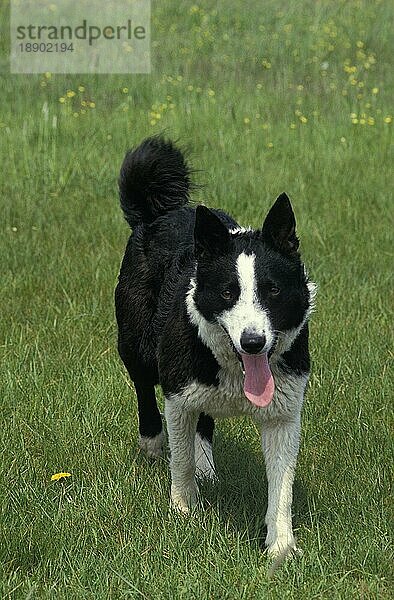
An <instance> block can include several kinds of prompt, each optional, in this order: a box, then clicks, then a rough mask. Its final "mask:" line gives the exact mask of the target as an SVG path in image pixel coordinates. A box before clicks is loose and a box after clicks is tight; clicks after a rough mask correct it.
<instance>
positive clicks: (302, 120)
mask: <svg viewBox="0 0 394 600" xmlns="http://www.w3.org/2000/svg"><path fill="white" fill-rule="evenodd" d="M300 121H301V123H307V122H308V119H307V118H306V117H304V115H301V116H300Z"/></svg>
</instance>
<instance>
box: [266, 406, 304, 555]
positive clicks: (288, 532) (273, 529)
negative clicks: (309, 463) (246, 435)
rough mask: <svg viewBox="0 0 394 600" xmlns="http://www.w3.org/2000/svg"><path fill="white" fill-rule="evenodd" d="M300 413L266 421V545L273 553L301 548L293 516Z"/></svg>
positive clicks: (282, 552)
mask: <svg viewBox="0 0 394 600" xmlns="http://www.w3.org/2000/svg"><path fill="white" fill-rule="evenodd" d="M300 422H301V418H300V415H297V416H296V417H295V418H294V419H293V420H290V421H273V422H266V423H264V424H263V428H262V445H263V452H264V459H265V465H266V472H267V480H268V509H267V514H266V517H265V522H266V525H267V539H266V542H265V545H266V546H267V547H268V552H269V553H270V554H271V555H272V556H279V555H281V554H283V555H285V554H286V553H288V552H290V551H292V550H297V549H296V543H295V539H294V535H293V527H292V520H291V505H292V498H293V481H294V471H295V466H296V462H297V454H298V448H299V440H300Z"/></svg>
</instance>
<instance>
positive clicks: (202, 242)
mask: <svg viewBox="0 0 394 600" xmlns="http://www.w3.org/2000/svg"><path fill="white" fill-rule="evenodd" d="M229 248H230V234H229V231H228V229H227V227H226V226H225V225H224V223H223V222H222V221H221V220H220V219H219V217H218V216H216V215H215V213H214V212H212V211H211V210H209V208H207V207H206V206H202V205H200V206H197V208H196V222H195V225H194V251H195V256H196V258H197V259H200V258H202V257H203V256H212V255H223V254H226V252H228V250H229Z"/></svg>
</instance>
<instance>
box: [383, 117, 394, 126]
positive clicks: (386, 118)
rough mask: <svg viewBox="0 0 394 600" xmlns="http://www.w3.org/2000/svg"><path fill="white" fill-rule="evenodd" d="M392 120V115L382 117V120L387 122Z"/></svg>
mask: <svg viewBox="0 0 394 600" xmlns="http://www.w3.org/2000/svg"><path fill="white" fill-rule="evenodd" d="M392 120H393V117H390V116H387V117H384V119H383V121H384V122H385V123H387V124H389V123H391V122H392Z"/></svg>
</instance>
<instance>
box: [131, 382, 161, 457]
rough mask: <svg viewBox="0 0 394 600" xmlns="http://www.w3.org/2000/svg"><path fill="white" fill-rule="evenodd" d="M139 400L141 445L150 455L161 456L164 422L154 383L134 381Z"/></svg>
mask: <svg viewBox="0 0 394 600" xmlns="http://www.w3.org/2000/svg"><path fill="white" fill-rule="evenodd" d="M134 386H135V391H136V394H137V400H138V419H139V433H140V435H139V445H140V448H142V450H145V452H146V453H147V454H148V456H152V457H156V456H161V454H162V452H163V439H164V436H163V424H162V421H161V416H160V412H159V409H158V408H157V403H156V395H155V388H154V386H153V385H152V384H148V383H141V382H134Z"/></svg>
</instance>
